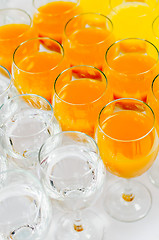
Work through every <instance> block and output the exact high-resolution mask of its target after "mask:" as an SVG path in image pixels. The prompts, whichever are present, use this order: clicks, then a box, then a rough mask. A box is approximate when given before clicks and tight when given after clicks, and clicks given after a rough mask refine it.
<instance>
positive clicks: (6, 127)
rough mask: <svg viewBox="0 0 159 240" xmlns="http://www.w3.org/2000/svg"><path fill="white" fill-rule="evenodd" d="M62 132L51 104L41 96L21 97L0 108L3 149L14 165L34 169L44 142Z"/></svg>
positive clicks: (27, 95)
mask: <svg viewBox="0 0 159 240" xmlns="http://www.w3.org/2000/svg"><path fill="white" fill-rule="evenodd" d="M58 131H60V129H59V125H58V124H57V122H56V119H55V118H54V114H53V109H52V106H51V104H50V103H49V102H48V101H47V100H46V99H44V98H43V97H40V96H38V95H33V94H24V95H18V96H15V97H13V98H11V99H10V100H8V101H7V102H6V103H5V104H4V105H3V106H2V107H1V108H0V133H1V136H2V137H1V140H0V141H1V145H2V147H3V149H4V151H5V154H6V158H7V159H8V160H9V162H10V163H11V164H14V165H16V166H18V167H22V168H26V169H34V168H36V164H37V157H38V151H39V149H40V147H41V145H42V144H43V143H44V141H45V140H46V139H47V138H48V137H50V136H51V135H53V134H55V133H57V132H58Z"/></svg>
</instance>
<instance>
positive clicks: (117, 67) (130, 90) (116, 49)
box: [104, 38, 159, 101]
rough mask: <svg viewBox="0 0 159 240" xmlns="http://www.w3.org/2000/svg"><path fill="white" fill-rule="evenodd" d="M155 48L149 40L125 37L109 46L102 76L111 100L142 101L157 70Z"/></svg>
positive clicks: (156, 50)
mask: <svg viewBox="0 0 159 240" xmlns="http://www.w3.org/2000/svg"><path fill="white" fill-rule="evenodd" d="M158 59H159V52H158V49H157V48H156V47H155V46H154V45H153V44H152V43H151V42H149V41H146V40H143V39H138V38H127V39H122V40H119V41H117V42H115V43H113V44H112V45H111V46H110V47H109V48H108V49H107V51H106V55H105V63H106V65H105V70H104V72H105V74H106V76H107V78H108V82H109V85H110V87H111V88H112V91H113V95H114V99H117V98H136V99H139V100H142V101H146V98H147V94H148V91H149V88H150V86H151V82H152V79H153V78H154V77H155V76H156V75H157V73H158V71H159V61H158Z"/></svg>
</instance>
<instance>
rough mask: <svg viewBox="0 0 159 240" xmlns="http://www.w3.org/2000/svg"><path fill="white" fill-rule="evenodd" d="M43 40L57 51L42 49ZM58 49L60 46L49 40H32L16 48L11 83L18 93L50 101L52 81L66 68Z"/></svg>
mask: <svg viewBox="0 0 159 240" xmlns="http://www.w3.org/2000/svg"><path fill="white" fill-rule="evenodd" d="M43 40H45V41H47V43H48V44H49V43H50V45H52V46H53V45H55V49H56V50H58V51H57V52H56V51H51V50H47V49H46V48H44V47H43ZM41 41H42V43H41ZM41 48H43V50H41ZM59 48H60V44H59V43H56V42H55V41H54V40H51V39H49V38H45V39H43V38H40V39H39V38H37V39H32V40H29V41H27V42H25V43H23V44H22V45H21V46H20V47H19V48H17V50H16V51H15V53H14V63H13V81H14V85H15V87H16V88H17V90H18V91H19V93H21V94H22V93H23V94H26V93H34V94H37V95H40V96H42V97H44V98H46V99H47V100H48V101H50V102H51V101H52V95H53V84H54V81H55V79H56V77H57V76H58V75H59V73H60V72H61V71H63V70H64V69H65V68H66V67H67V63H66V61H65V59H64V56H63V52H59ZM61 51H62V46H61Z"/></svg>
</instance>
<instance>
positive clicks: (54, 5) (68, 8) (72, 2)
mask: <svg viewBox="0 0 159 240" xmlns="http://www.w3.org/2000/svg"><path fill="white" fill-rule="evenodd" d="M33 6H34V8H35V13H34V17H33V23H34V26H35V27H36V29H37V31H38V33H39V37H50V38H53V39H55V40H57V41H58V42H60V43H62V36H63V30H64V26H65V24H66V23H67V21H68V20H69V19H70V18H72V17H73V16H74V15H77V14H78V13H80V12H81V7H80V1H79V0H67V1H61V0H59V1H55V0H53V1H50V0H33Z"/></svg>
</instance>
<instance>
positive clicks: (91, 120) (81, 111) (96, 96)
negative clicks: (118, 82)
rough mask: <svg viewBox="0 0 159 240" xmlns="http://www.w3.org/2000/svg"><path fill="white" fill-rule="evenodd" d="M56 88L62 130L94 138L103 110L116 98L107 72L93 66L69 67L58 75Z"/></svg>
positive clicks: (54, 106) (57, 116)
mask: <svg viewBox="0 0 159 240" xmlns="http://www.w3.org/2000/svg"><path fill="white" fill-rule="evenodd" d="M54 91H55V94H54V98H53V108H54V114H55V117H56V119H57V120H58V122H59V123H60V125H61V127H62V130H63V131H68V130H75V131H80V132H84V133H86V134H88V135H90V136H91V137H94V131H95V125H96V122H97V118H98V114H99V112H100V109H101V108H102V107H103V106H104V105H105V104H106V103H108V102H109V101H110V100H111V99H112V94H111V90H110V89H109V86H108V83H107V79H106V76H105V75H104V73H103V72H101V71H100V70H99V69H97V68H94V67H91V66H75V67H71V68H68V69H66V70H64V71H63V72H62V73H61V74H60V75H59V76H58V77H57V79H56V81H55V84H54ZM88 93H89V94H88Z"/></svg>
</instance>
